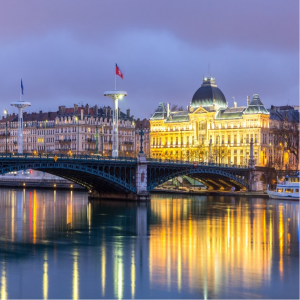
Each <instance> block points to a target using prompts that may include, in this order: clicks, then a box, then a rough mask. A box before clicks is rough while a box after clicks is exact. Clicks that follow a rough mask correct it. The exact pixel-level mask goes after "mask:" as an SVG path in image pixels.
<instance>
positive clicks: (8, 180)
mask: <svg viewBox="0 0 300 300" xmlns="http://www.w3.org/2000/svg"><path fill="white" fill-rule="evenodd" d="M0 187H11V188H24V187H28V188H41V189H43V188H44V189H49V188H51V189H73V190H77V189H78V190H85V189H84V187H82V186H80V185H78V184H75V183H73V182H70V181H68V180H66V179H63V178H59V179H57V178H55V179H52V178H44V177H25V176H15V177H13V176H9V177H8V176H3V177H0Z"/></svg>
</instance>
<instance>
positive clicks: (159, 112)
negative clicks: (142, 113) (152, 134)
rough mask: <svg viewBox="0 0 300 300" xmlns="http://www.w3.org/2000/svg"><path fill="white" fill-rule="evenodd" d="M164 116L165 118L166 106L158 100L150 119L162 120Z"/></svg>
mask: <svg viewBox="0 0 300 300" xmlns="http://www.w3.org/2000/svg"><path fill="white" fill-rule="evenodd" d="M166 118H167V108H166V106H165V104H164V103H163V102H160V103H159V105H158V108H157V109H156V110H155V112H154V114H153V115H152V117H151V118H150V120H164V119H166Z"/></svg>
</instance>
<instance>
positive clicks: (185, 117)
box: [166, 110, 190, 123]
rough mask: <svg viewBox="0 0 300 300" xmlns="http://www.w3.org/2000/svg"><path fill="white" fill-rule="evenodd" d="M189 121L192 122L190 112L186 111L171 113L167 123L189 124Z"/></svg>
mask: <svg viewBox="0 0 300 300" xmlns="http://www.w3.org/2000/svg"><path fill="white" fill-rule="evenodd" d="M189 120H190V118H189V112H188V111H186V110H181V111H174V112H170V115H169V117H168V118H167V120H166V122H168V123H176V122H188V121H189Z"/></svg>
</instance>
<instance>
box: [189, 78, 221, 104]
mask: <svg viewBox="0 0 300 300" xmlns="http://www.w3.org/2000/svg"><path fill="white" fill-rule="evenodd" d="M214 105H216V106H217V107H219V108H226V107H227V102H226V98H225V96H224V94H223V93H222V91H221V90H220V89H219V88H218V87H217V85H216V83H215V78H214V77H204V78H203V83H202V85H201V87H200V88H199V89H198V90H197V91H196V93H195V94H194V96H193V99H192V102H191V106H192V107H199V106H202V107H209V106H214Z"/></svg>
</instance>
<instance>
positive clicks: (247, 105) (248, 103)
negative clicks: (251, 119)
mask: <svg viewBox="0 0 300 300" xmlns="http://www.w3.org/2000/svg"><path fill="white" fill-rule="evenodd" d="M247 106H249V96H247Z"/></svg>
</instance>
